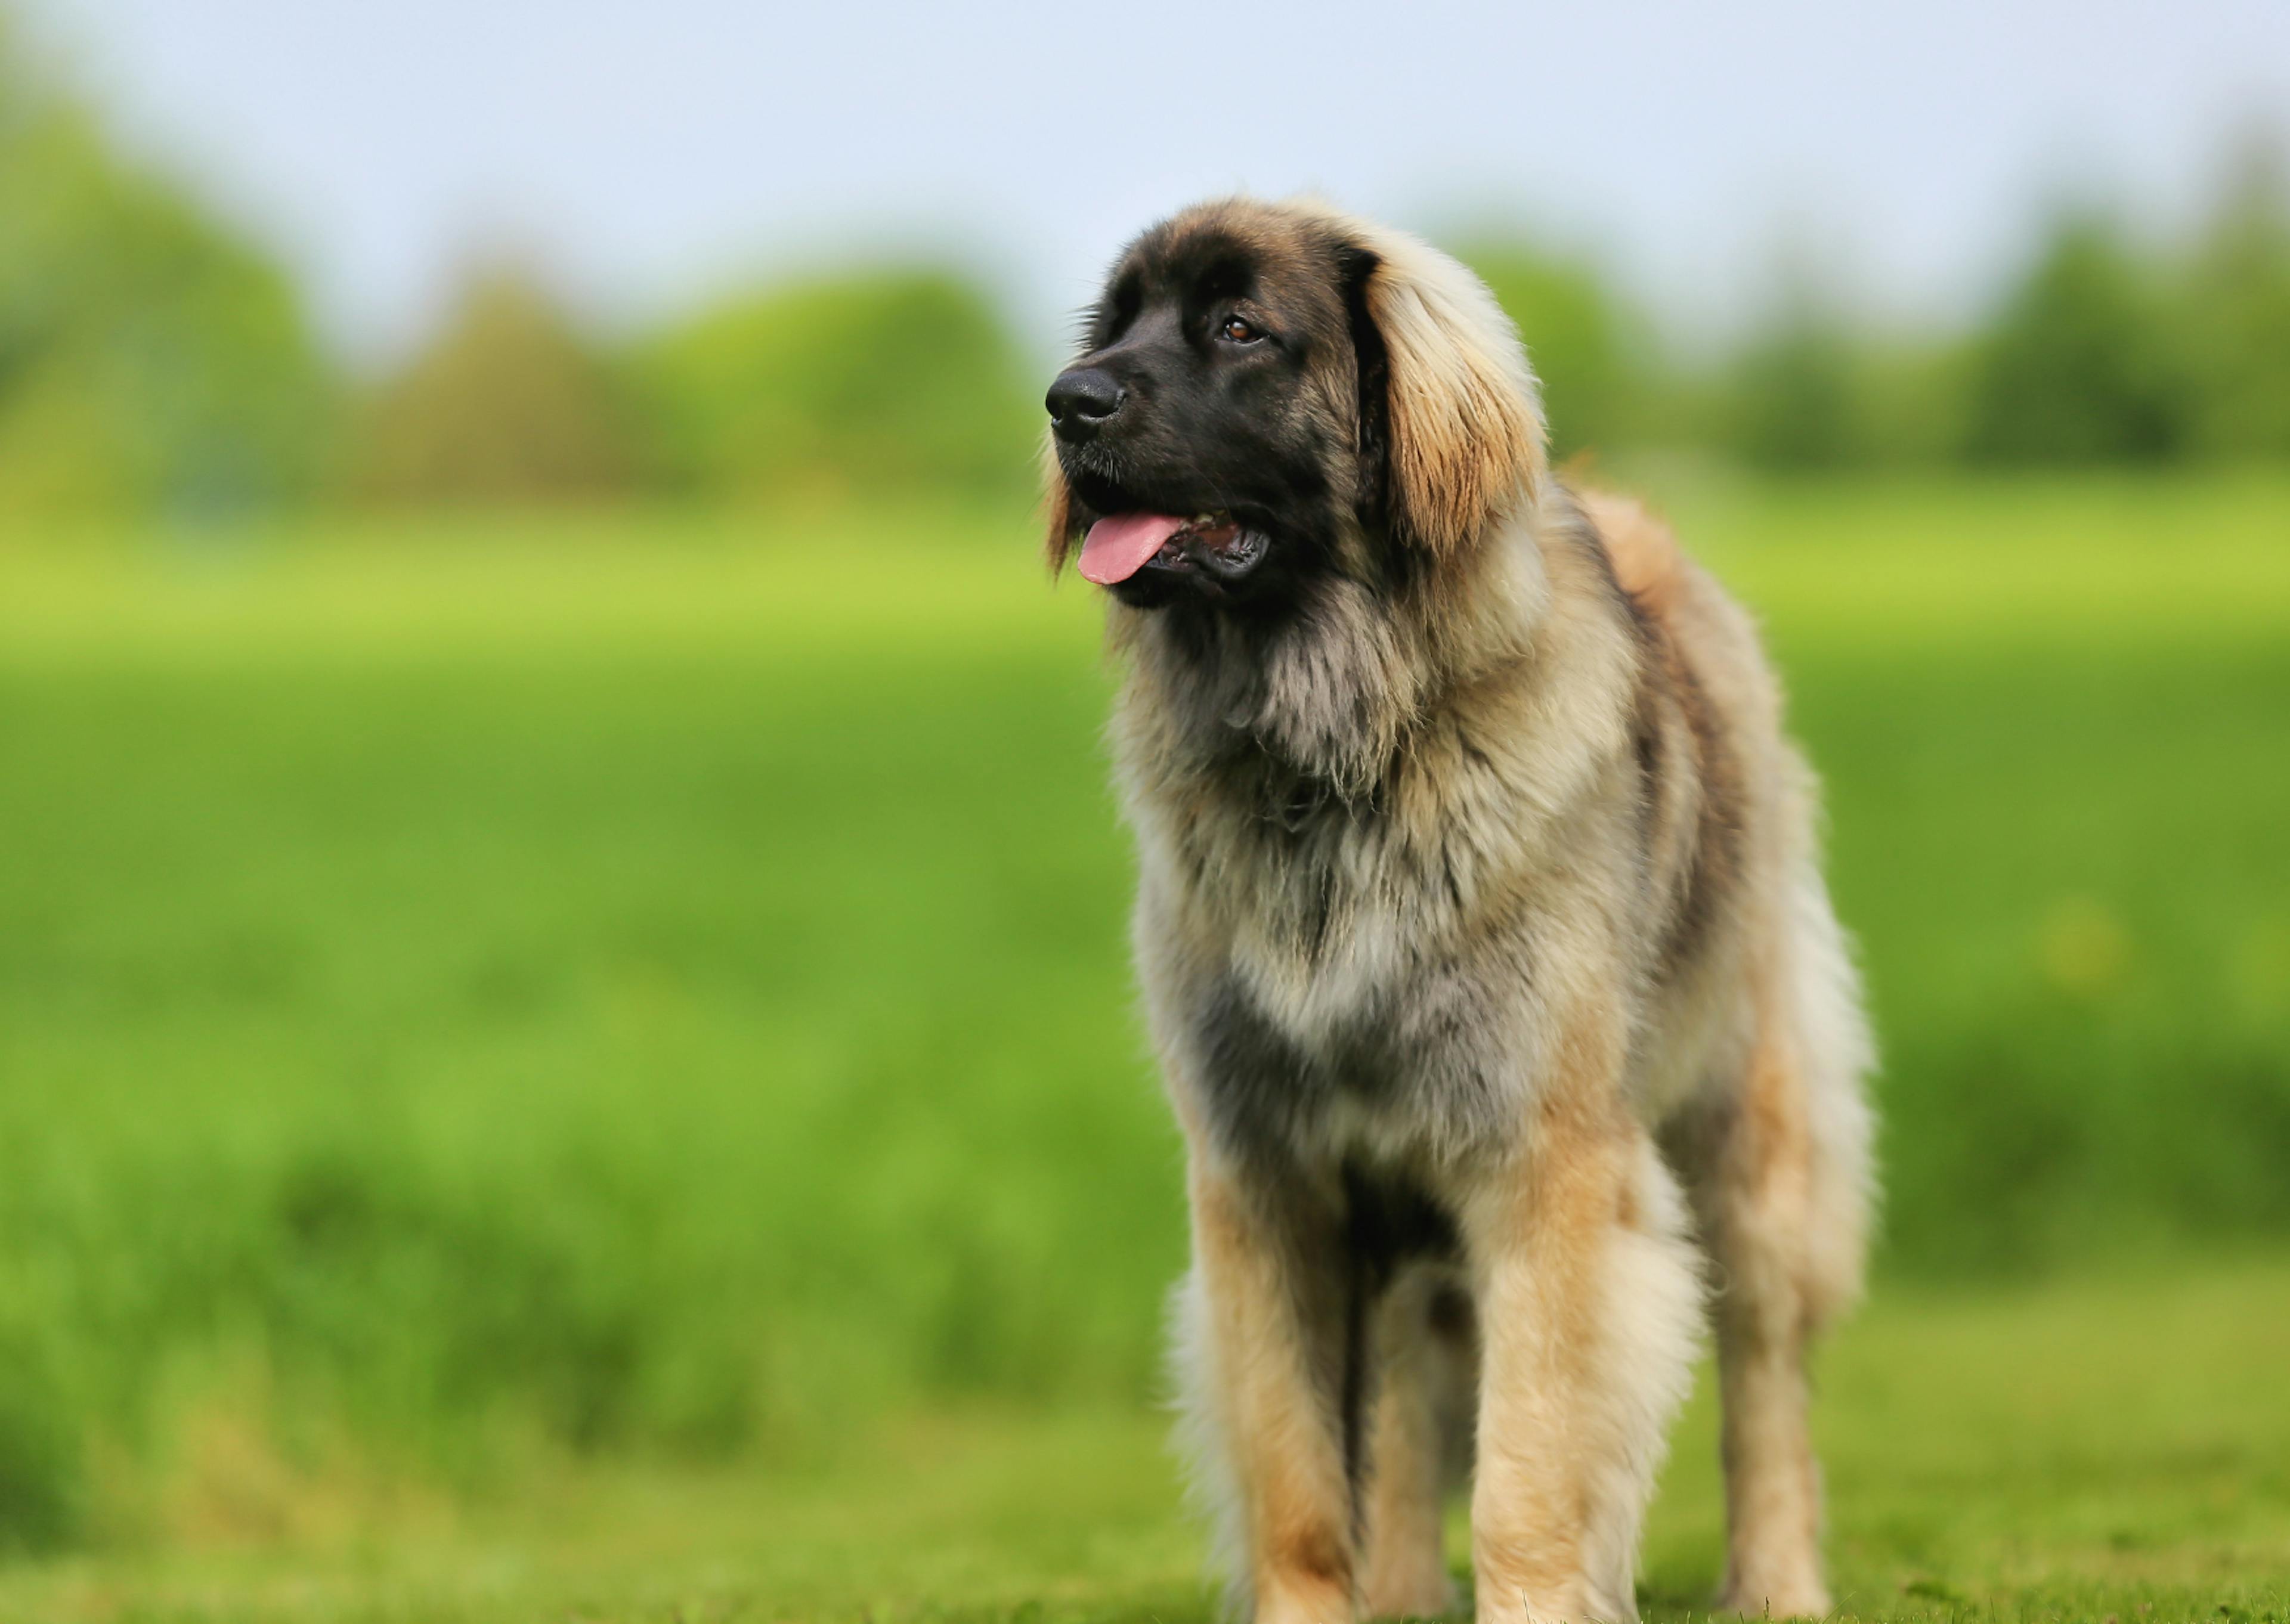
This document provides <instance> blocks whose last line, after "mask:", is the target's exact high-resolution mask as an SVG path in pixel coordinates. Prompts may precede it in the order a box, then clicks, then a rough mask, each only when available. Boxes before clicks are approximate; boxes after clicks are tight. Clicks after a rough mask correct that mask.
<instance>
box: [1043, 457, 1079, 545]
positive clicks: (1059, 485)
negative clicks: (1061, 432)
mask: <svg viewBox="0 0 2290 1624" xmlns="http://www.w3.org/2000/svg"><path fill="white" fill-rule="evenodd" d="M1042 523H1043V524H1044V525H1045V527H1046V529H1047V531H1048V534H1047V536H1046V537H1045V540H1044V543H1043V551H1044V553H1045V555H1046V556H1047V557H1048V559H1049V562H1050V574H1051V577H1052V578H1053V579H1054V578H1055V577H1057V576H1058V575H1060V574H1061V573H1062V572H1064V570H1065V567H1066V556H1067V555H1068V554H1069V553H1071V552H1072V551H1073V541H1074V533H1073V532H1074V510H1073V487H1072V486H1070V485H1069V484H1066V476H1065V470H1064V469H1063V468H1060V467H1059V466H1058V445H1057V442H1056V441H1055V440H1053V439H1052V438H1050V437H1049V436H1047V435H1044V436H1042Z"/></svg>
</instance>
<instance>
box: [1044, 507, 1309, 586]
mask: <svg viewBox="0 0 2290 1624" xmlns="http://www.w3.org/2000/svg"><path fill="white" fill-rule="evenodd" d="M1264 548H1265V540H1264V537H1263V535H1262V534H1261V532H1257V531H1253V530H1251V529H1249V528H1248V527H1247V526H1246V525H1245V524H1242V523H1241V522H1240V521H1239V520H1237V519H1236V518H1234V517H1233V516H1232V515H1230V514H1229V513H1197V514H1195V515H1194V516H1192V517H1191V518H1189V519H1181V518H1177V517H1174V516H1171V515H1169V514H1165V513H1121V514H1115V515H1113V516H1110V517H1108V518H1102V519H1100V520H1098V521H1097V523H1096V524H1092V525H1091V526H1090V527H1089V534H1088V536H1087V537H1085V539H1084V540H1083V541H1082V544H1081V564H1080V568H1081V573H1082V579H1083V580H1092V581H1095V582H1096V583H1097V584H1098V585H1099V586H1101V587H1110V586H1112V585H1114V584H1115V583H1116V582H1117V581H1125V580H1128V579H1129V578H1130V577H1131V576H1133V575H1134V574H1136V573H1137V572H1139V571H1140V570H1143V569H1147V568H1151V569H1156V570H1173V571H1180V572H1182V571H1190V570H1199V571H1206V572H1208V573H1210V574H1212V575H1215V576H1221V577H1223V578H1225V579H1228V580H1229V579H1232V578H1234V577H1237V576H1240V575H1243V574H1245V573H1246V572H1248V571H1249V570H1251V569H1253V567H1255V564H1256V562H1257V560H1258V559H1260V558H1261V557H1262V556H1264Z"/></svg>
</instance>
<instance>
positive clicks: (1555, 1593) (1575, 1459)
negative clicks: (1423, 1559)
mask: <svg viewBox="0 0 2290 1624" xmlns="http://www.w3.org/2000/svg"><path fill="white" fill-rule="evenodd" d="M1473 1182H1474V1188H1473V1189H1472V1191H1471V1193H1470V1195H1469V1197H1468V1199H1467V1200H1466V1202H1465V1204H1464V1208H1463V1212H1462V1219H1463V1229H1464V1244H1465V1247H1466V1249H1467V1251H1468V1252H1469V1263H1470V1267H1471V1271H1472V1274H1473V1276H1474V1279H1475V1284H1476V1286H1477V1292H1478V1297H1479V1304H1480V1333H1481V1337H1482V1339H1483V1340H1482V1346H1483V1348H1484V1353H1483V1360H1484V1363H1483V1364H1482V1366H1481V1371H1480V1399H1479V1430H1478V1461H1477V1477H1476V1480H1475V1483H1474V1484H1473V1490H1472V1497H1471V1545H1472V1565H1473V1569H1474V1572H1475V1574H1476V1578H1477V1603H1478V1617H1479V1620H1480V1624H1497V1621H1498V1620H1500V1621H1501V1624H1522V1621H1524V1620H1535V1624H1547V1621H1549V1620H1577V1619H1602V1620H1624V1619H1635V1618H1636V1617H1637V1601H1636V1597H1635V1595H1634V1589H1633V1579H1634V1575H1635V1569H1636V1565H1637V1536H1638V1527H1639V1523H1640V1520H1641V1518H1642V1516H1643V1515H1644V1512H1645V1503H1646V1500H1647V1497H1648V1495H1649V1494H1650V1492H1651V1491H1652V1488H1653V1475H1654V1469H1655V1468H1656V1466H1657V1465H1659V1463H1660V1460H1661V1452H1662V1448H1663V1434H1664V1430H1665V1428H1666V1427H1667V1425H1668V1423H1669V1419H1670V1416H1671V1414H1672V1412H1674V1411H1675V1409H1676V1407H1677V1403H1678V1401H1679V1399H1680V1398H1681V1397H1682V1396H1684V1393H1685V1387H1686V1384H1687V1381H1688V1379H1689V1376H1690V1372H1691V1366H1692V1362H1693V1352H1694V1348H1695V1345H1696V1342H1697V1340H1698V1338H1699V1335H1700V1327H1701V1286H1700V1279H1699V1275H1698V1271H1697V1268H1696V1266H1695V1263H1694V1253H1693V1249H1692V1247H1691V1246H1690V1244H1688V1243H1687V1241H1686V1239H1685V1220H1684V1213H1683V1211H1682V1205H1681V1203H1680V1201H1679V1198H1678V1195H1677V1188H1676V1187H1675V1185H1674V1184H1673V1183H1672V1181H1671V1180H1670V1178H1669V1173H1668V1172H1667V1171H1666V1170H1665V1169H1664V1168H1663V1166H1662V1164H1661V1160H1660V1158H1659V1157H1658V1156H1656V1155H1655V1153H1654V1150H1653V1145H1652V1144H1651V1142H1650V1141H1649V1140H1648V1139H1647V1137H1646V1135H1645V1132H1643V1131H1642V1130H1641V1129H1640V1128H1639V1127H1638V1126H1637V1124H1636V1123H1635V1122H1634V1121H1632V1120H1630V1118H1629V1116H1628V1113H1627V1111H1626V1109H1625V1108H1624V1106H1623V1104H1622V1101H1621V1094H1620V1090H1619V1087H1618V1086H1616V1085H1615V1084H1614V1081H1613V1078H1612V1076H1599V1075H1597V1073H1596V1072H1590V1073H1588V1074H1585V1073H1583V1072H1580V1071H1578V1072H1577V1074H1576V1075H1574V1076H1571V1077H1570V1076H1553V1077H1551V1078H1549V1080H1548V1086H1547V1088H1546V1091H1545V1092H1544V1093H1543V1094H1542V1096H1541V1100H1540V1102H1539V1104H1538V1106H1537V1108H1536V1110H1535V1117H1534V1120H1533V1123H1532V1124H1530V1125H1529V1126H1528V1128H1527V1130H1526V1132H1525V1134H1524V1136H1523V1137H1522V1139H1521V1141H1520V1143H1519V1144H1518V1145H1517V1148H1515V1150H1514V1151H1513V1152H1512V1153H1511V1154H1509V1155H1508V1156H1503V1157H1501V1158H1498V1159H1497V1160H1496V1161H1495V1162H1494V1163H1493V1164H1491V1165H1490V1166H1489V1167H1487V1168H1486V1169H1485V1170H1483V1172H1481V1174H1480V1175H1479V1176H1478V1177H1477V1179H1475V1180H1474V1181H1473Z"/></svg>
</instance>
